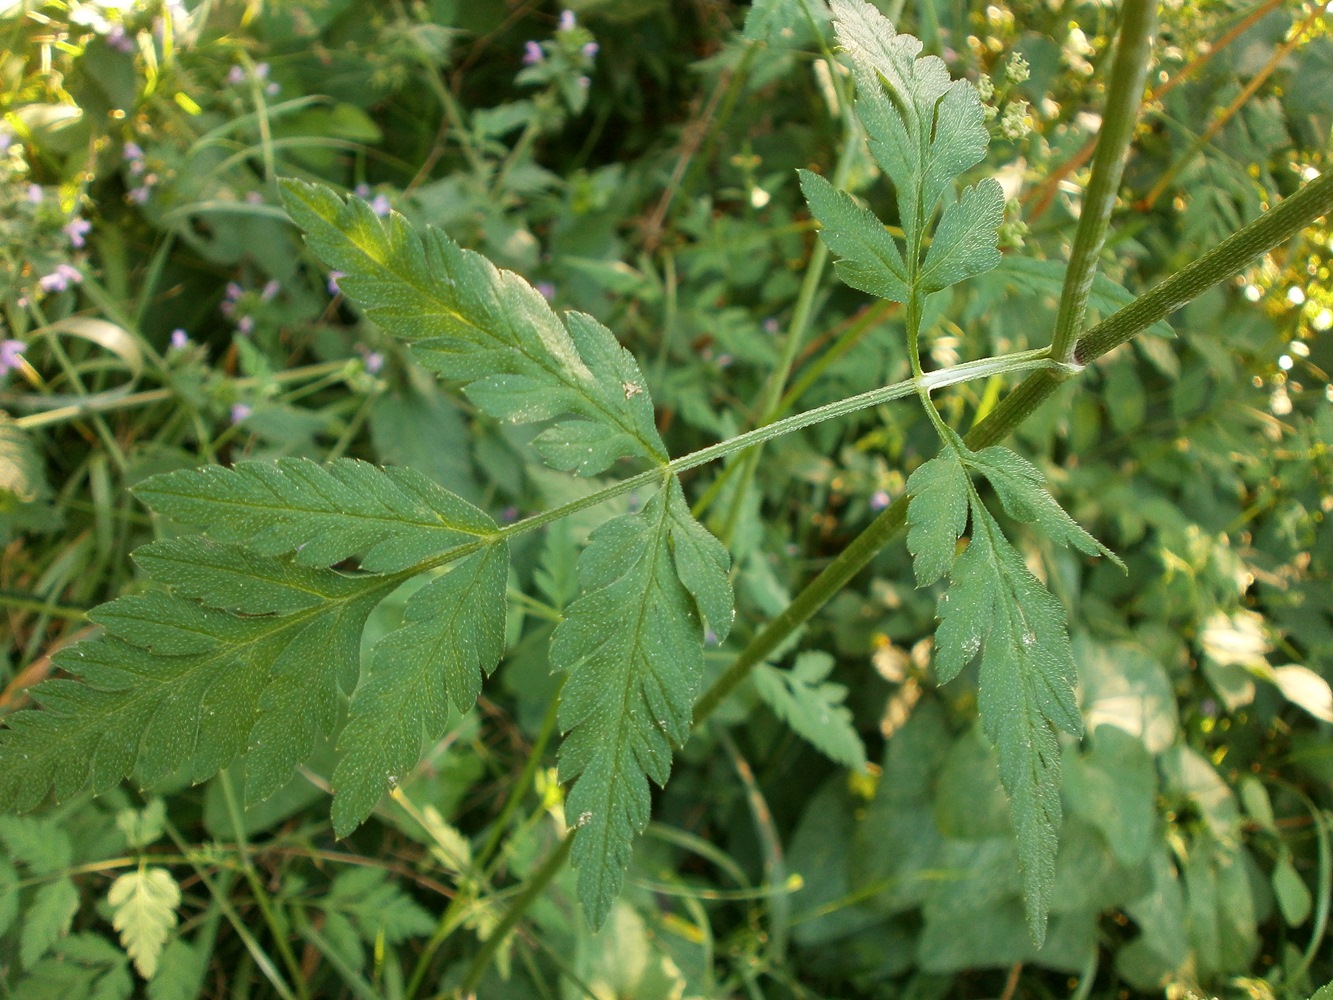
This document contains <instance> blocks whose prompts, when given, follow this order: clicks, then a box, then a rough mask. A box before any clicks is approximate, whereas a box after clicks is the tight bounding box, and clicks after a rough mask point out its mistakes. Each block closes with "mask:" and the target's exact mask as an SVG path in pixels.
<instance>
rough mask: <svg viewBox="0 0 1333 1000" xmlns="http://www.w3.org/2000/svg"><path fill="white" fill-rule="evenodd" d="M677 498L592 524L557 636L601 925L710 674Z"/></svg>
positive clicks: (587, 863) (574, 801)
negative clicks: (680, 546) (674, 508)
mask: <svg viewBox="0 0 1333 1000" xmlns="http://www.w3.org/2000/svg"><path fill="white" fill-rule="evenodd" d="M670 506H671V505H670V503H669V501H668V499H667V497H666V496H664V495H663V494H662V493H659V494H657V495H656V496H654V497H653V498H652V499H651V500H650V501H649V502H648V503H647V504H646V505H645V506H644V508H643V510H642V511H640V512H639V513H637V514H628V515H624V516H621V517H617V518H615V519H613V520H611V521H608V522H606V523H605V524H603V525H602V526H601V527H599V528H598V529H597V530H596V531H595V532H593V535H592V538H591V540H590V543H589V546H588V548H587V550H586V551H585V552H584V554H583V557H582V559H581V560H580V563H579V577H580V581H581V582H582V585H583V591H584V592H583V594H582V595H581V596H580V597H579V598H578V599H577V600H576V601H574V603H573V604H571V605H570V606H569V608H568V610H567V612H566V615H565V619H564V621H563V622H561V623H560V625H559V626H558V627H557V628H556V631H555V635H554V637H553V639H552V641H551V653H550V655H551V664H552V666H553V668H554V669H556V670H560V671H563V672H564V673H566V675H567V680H566V682H565V687H564V693H563V698H562V700H561V704H560V714H559V724H560V729H561V731H562V732H564V733H565V740H564V743H563V745H562V746H561V748H560V774H561V778H562V779H563V780H573V781H574V786H573V789H572V790H571V792H570V794H569V798H568V799H567V801H566V803H565V812H566V815H567V816H568V818H569V821H570V822H571V823H573V824H575V825H577V826H578V827H579V833H578V836H577V838H576V839H575V841H574V848H573V860H574V865H575V867H576V868H577V869H578V873H579V881H578V887H579V897H580V899H581V900H582V902H583V907H584V911H585V912H586V913H587V915H588V919H589V922H590V923H591V924H592V925H593V926H594V927H598V926H600V925H601V924H602V922H603V921H604V920H605V919H606V916H607V914H608V913H609V912H610V911H611V906H612V903H613V902H614V901H615V898H616V895H617V894H618V893H619V891H620V887H621V884H622V883H623V881H624V877H625V869H626V867H627V866H628V864H629V859H630V851H631V846H632V843H633V840H634V837H635V836H636V835H637V834H638V833H639V832H640V831H642V830H643V828H644V825H645V824H646V823H647V822H648V814H649V807H650V799H649V789H648V779H649V778H651V779H652V780H653V781H655V782H657V783H658V784H659V785H663V784H665V783H666V780H667V776H668V775H669V774H670V772H671V744H672V743H673V742H674V743H676V744H682V743H684V741H685V739H686V738H687V737H688V735H689V730H690V721H691V714H692V709H693V706H694V698H695V695H696V694H697V689H698V686H699V680H700V677H701V676H702V673H703V651H702V623H701V622H700V619H699V616H698V614H697V613H696V611H695V604H694V601H693V600H692V599H691V595H690V592H689V591H688V590H687V589H686V588H685V586H684V585H683V584H682V583H681V581H680V578H679V577H678V576H677V575H676V569H675V566H674V564H673V560H672V551H671V537H672V528H673V524H674V520H673V518H672V516H671V511H670Z"/></svg>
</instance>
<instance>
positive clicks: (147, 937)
mask: <svg viewBox="0 0 1333 1000" xmlns="http://www.w3.org/2000/svg"><path fill="white" fill-rule="evenodd" d="M106 901H107V903H108V904H109V905H110V906H111V910H112V916H111V926H112V927H114V928H115V929H116V930H117V931H119V932H120V943H121V946H122V947H123V948H124V949H125V954H127V955H129V956H130V959H131V960H132V961H133V962H134V967H135V968H136V969H137V970H138V971H139V975H141V976H143V977H144V979H152V978H153V976H155V975H156V974H157V960H158V958H159V957H161V955H162V949H163V948H164V947H165V946H166V943H167V938H169V937H170V936H171V929H172V928H173V927H175V926H176V907H178V906H180V902H181V890H180V886H178V885H177V884H176V880H175V879H174V878H172V877H171V872H169V871H167V870H166V869H165V868H140V869H139V870H138V871H132V872H126V873H125V874H124V875H122V876H120V877H119V878H118V879H116V880H115V881H114V882H112V883H111V888H110V890H109V891H108V892H107V894H106Z"/></svg>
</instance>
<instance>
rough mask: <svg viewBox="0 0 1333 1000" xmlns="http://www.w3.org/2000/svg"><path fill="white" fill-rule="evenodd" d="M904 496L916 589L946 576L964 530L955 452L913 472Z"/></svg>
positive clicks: (961, 476)
mask: <svg viewBox="0 0 1333 1000" xmlns="http://www.w3.org/2000/svg"><path fill="white" fill-rule="evenodd" d="M907 493H908V495H909V496H910V497H911V498H912V499H911V501H910V502H909V503H908V505H907V524H908V531H907V550H908V551H909V552H911V553H912V566H913V568H914V569H915V570H916V582H917V585H918V586H922V587H924V586H927V585H928V584H932V583H934V582H935V581H936V580H938V579H939V578H940V577H942V576H943V575H944V574H945V573H947V572H949V570H950V568H951V567H952V566H953V563H954V554H955V550H956V547H957V544H958V538H959V536H960V535H962V533H963V531H964V529H966V528H967V510H968V497H969V495H970V493H971V488H970V486H969V484H968V481H967V471H966V470H965V469H964V468H963V464H962V462H960V461H959V459H958V454H957V452H955V451H954V450H953V449H952V448H946V449H944V450H943V451H942V452H940V454H939V455H937V456H936V457H935V458H932V459H931V460H930V461H929V462H926V463H925V464H924V465H922V466H921V467H920V468H919V469H917V470H916V471H915V472H913V473H912V475H911V476H909V477H908V479H907ZM944 680H946V678H944V677H941V678H940V681H941V683H942V682H943V681H944Z"/></svg>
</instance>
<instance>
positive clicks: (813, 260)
mask: <svg viewBox="0 0 1333 1000" xmlns="http://www.w3.org/2000/svg"><path fill="white" fill-rule="evenodd" d="M824 56H825V58H826V59H828V61H829V65H830V66H833V65H835V63H834V61H833V55H832V53H830V52H828V51H827V50H825V53H824ZM834 79H835V80H836V79H837V76H836V73H835V74H834ZM835 86H836V84H835ZM839 99H840V100H841V101H842V108H843V116H844V131H843V139H842V149H841V150H840V151H839V152H838V162H837V163H836V164H835V165H834V167H833V176H832V177H831V178H830V181H831V183H832V184H833V186H834V187H835V188H838V189H839V190H841V189H843V188H845V187H846V186H847V178H848V177H849V176H850V175H851V172H852V164H853V163H855V162H856V154H857V147H858V146H859V144H860V141H861V138H860V131H859V127H858V125H857V123H856V122H857V120H856V116H855V115H854V114H853V113H852V105H851V101H849V100H848V98H847V95H846V94H845V93H842V94H839ZM828 256H829V251H828V246H827V245H826V244H825V243H824V241H823V240H821V239H816V240H815V246H814V249H813V250H811V251H810V260H809V263H808V264H807V265H806V270H805V276H804V277H803V278H802V279H801V289H800V291H799V292H798V293H797V296H796V306H795V308H794V309H793V310H792V317H791V324H790V325H789V326H788V328H787V337H786V339H785V340H784V341H783V344H782V355H781V357H779V358H778V364H777V367H776V368H774V369H773V371H772V373H771V374H770V375H769V378H768V383H767V385H765V387H764V395H763V398H762V400H761V403H760V409H759V413H760V416H759V424H760V425H763V424H767V423H770V422H771V421H773V420H774V419H776V418H777V416H778V414H780V413H781V412H782V393H783V390H784V389H785V388H786V387H787V379H789V378H790V377H791V370H792V368H793V367H794V366H795V364H796V357H797V355H798V354H799V353H800V350H801V346H802V345H803V344H804V343H805V338H806V333H807V332H808V331H809V328H810V321H811V319H812V318H813V317H814V313H815V297H816V296H817V295H818V294H819V286H820V284H821V283H822V282H823V279H824V268H825V267H826V266H827V264H828ZM914 374H920V372H914ZM762 454H763V449H762V448H755V449H754V450H753V451H751V452H749V453H748V454H746V455H743V456H742V457H741V458H740V460H739V461H740V463H741V470H740V477H741V478H740V481H739V482H738V483H737V485H736V491H735V493H734V494H733V495H732V498H731V506H730V508H729V509H728V511H727V517H726V521H725V523H724V525H723V528H722V531H721V536H722V541H723V543H724V544H730V542H731V539H732V537H733V536H734V535H735V532H736V524H737V522H738V521H739V520H740V515H741V511H743V510H744V509H745V499H746V496H747V495H748V494H749V492H750V488H751V486H752V485H753V483H754V476H755V472H756V470H757V469H758V468H759V459H760V456H761V455H762Z"/></svg>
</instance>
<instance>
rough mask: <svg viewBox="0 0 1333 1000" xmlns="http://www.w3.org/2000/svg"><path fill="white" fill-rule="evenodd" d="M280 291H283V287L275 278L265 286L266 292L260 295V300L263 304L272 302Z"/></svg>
mask: <svg viewBox="0 0 1333 1000" xmlns="http://www.w3.org/2000/svg"><path fill="white" fill-rule="evenodd" d="M280 291H282V285H281V284H279V283H278V279H277V278H274V279H272V280H271V281H269V282H268V283H267V284H265V285H264V290H263V291H262V292H260V293H259V300H260V301H261V302H272V301H273V299H274V297H275V296H276V295H277V294H278V293H279V292H280Z"/></svg>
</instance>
